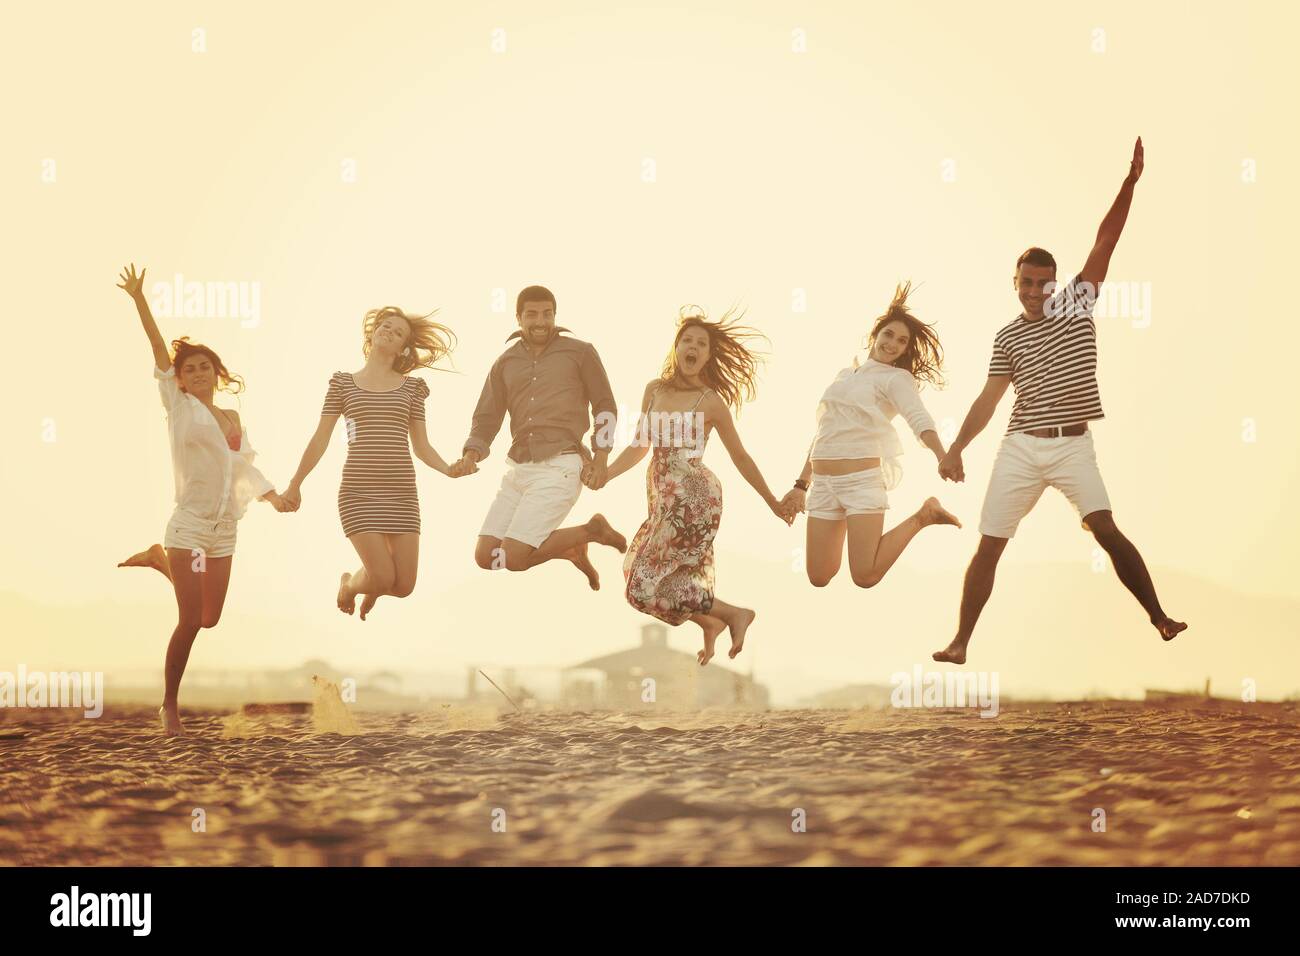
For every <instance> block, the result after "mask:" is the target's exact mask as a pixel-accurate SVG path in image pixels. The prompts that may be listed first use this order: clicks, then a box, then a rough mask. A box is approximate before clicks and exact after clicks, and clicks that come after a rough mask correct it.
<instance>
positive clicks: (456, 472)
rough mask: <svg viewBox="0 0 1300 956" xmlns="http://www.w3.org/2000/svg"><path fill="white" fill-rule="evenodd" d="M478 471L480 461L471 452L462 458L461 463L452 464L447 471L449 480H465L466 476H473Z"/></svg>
mask: <svg viewBox="0 0 1300 956" xmlns="http://www.w3.org/2000/svg"><path fill="white" fill-rule="evenodd" d="M477 471H478V459H477V458H475V457H474V456H473V455H472V454H470V453H469V452H466V453H465V454H464V455H462V456H461V458H460V460H459V461H455V462H452V465H451V467H450V468H448V469H447V477H448V478H463V477H465V476H466V475H472V474H474V473H475V472H477Z"/></svg>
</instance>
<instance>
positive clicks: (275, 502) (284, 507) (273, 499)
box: [262, 491, 293, 514]
mask: <svg viewBox="0 0 1300 956" xmlns="http://www.w3.org/2000/svg"><path fill="white" fill-rule="evenodd" d="M262 500H263V501H267V502H270V505H271V507H272V508H274V509H275V510H276V511H278V512H279V513H280V514H284V513H285V512H286V511H293V508H291V507H289V504H288V502H286V501H285V500H284V498H283V497H281V496H280V495H278V494H276V493H275V492H274V491H268V492H267V493H266V494H264V495H262Z"/></svg>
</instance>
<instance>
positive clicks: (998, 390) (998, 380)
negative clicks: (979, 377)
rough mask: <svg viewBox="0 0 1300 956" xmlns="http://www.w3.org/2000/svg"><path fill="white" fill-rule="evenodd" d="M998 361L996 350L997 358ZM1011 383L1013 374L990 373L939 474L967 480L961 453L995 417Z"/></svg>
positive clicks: (954, 479) (948, 477)
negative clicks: (999, 403)
mask: <svg viewBox="0 0 1300 956" xmlns="http://www.w3.org/2000/svg"><path fill="white" fill-rule="evenodd" d="M994 360H995V361H996V352H995V359H994ZM1010 384H1011V375H1010V374H1009V373H1008V374H1006V375H990V376H989V378H988V381H987V382H985V383H984V390H983V391H982V392H980V393H979V397H978V398H976V399H975V401H974V403H973V404H972V405H971V407H970V411H969V412H967V413H966V420H965V421H964V422H962V424H961V431H960V432H958V433H957V437H956V439H954V440H953V443H952V447H951V448H949V449H948V453H947V454H946V455H944V456H943V458H941V459H940V460H939V475H940V477H943V478H947V479H949V480H950V481H965V480H966V472H965V469H964V468H963V466H962V461H961V453H962V451H963V449H965V447H966V446H967V445H969V444H970V443H971V442H972V441H974V440H975V436H976V435H978V434H979V433H980V432H982V431H983V430H984V428H985V427H986V426H987V425H988V423H989V421H990V420H992V418H993V413H994V412H995V411H996V410H997V407H998V402H1000V401H1001V400H1002V396H1003V395H1005V394H1006V392H1007V386H1008V385H1010Z"/></svg>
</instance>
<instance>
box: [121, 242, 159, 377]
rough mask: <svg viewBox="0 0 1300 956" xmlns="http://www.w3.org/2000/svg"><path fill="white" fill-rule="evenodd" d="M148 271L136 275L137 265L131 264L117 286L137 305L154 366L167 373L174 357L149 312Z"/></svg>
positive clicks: (124, 270) (141, 271)
mask: <svg viewBox="0 0 1300 956" xmlns="http://www.w3.org/2000/svg"><path fill="white" fill-rule="evenodd" d="M148 271H149V270H148V269H141V270H140V274H139V275H136V274H135V263H134V262H133V263H131V264H130V265H129V266H127V268H125V269H123V270H122V274H121V275H120V276H118V278H120V279H121V280H122V281H121V282H119V283H118V284H117V287H118V288H119V289H122V290H124V291H125V292H126V294H127V295H129V296H130V297H131V300H132V301H133V302H134V303H135V310H136V312H138V313H139V314H140V324H141V325H143V326H144V334H145V335H147V336H148V337H149V345H150V346H151V347H152V348H153V364H154V365H155V366H156V367H157V368H158V371H160V372H165V371H167V370H168V369H169V368H171V367H172V357H171V355H170V353H168V351H167V343H166V342H164V341H163V337H162V333H161V332H159V331H158V323H157V322H155V321H154V320H153V313H152V312H150V311H149V303H148V301H147V300H146V299H145V297H144V274H145V273H146V272H148Z"/></svg>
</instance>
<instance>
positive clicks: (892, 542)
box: [782, 283, 961, 588]
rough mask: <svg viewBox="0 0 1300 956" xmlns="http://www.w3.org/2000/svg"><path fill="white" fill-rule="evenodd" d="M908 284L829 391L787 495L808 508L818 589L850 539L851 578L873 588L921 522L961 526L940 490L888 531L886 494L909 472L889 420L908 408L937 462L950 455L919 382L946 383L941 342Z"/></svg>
mask: <svg viewBox="0 0 1300 956" xmlns="http://www.w3.org/2000/svg"><path fill="white" fill-rule="evenodd" d="M910 291H911V283H907V284H905V285H901V286H899V287H898V288H897V290H896V291H895V293H894V300H893V301H892V302H890V304H889V309H888V310H887V311H886V312H885V314H884V315H882V316H880V318H878V319H877V320H876V322H875V325H874V327H873V328H872V330H871V336H870V338H869V340H868V343H867V350H868V358H867V360H866V361H865V362H863V363H861V364H859V362H858V360H857V358H856V357H855V358H854V360H853V365H852V366H851V367H849V368H846V369H844V370H843V371H841V372H840V373H839V374H838V375H837V376H835V381H833V382H832V383H831V384H830V386H829V387H828V388H827V389H826V391H825V392H824V393H823V395H822V398H821V401H820V402H819V403H818V405H817V435H816V437H815V438H814V439H813V444H812V447H811V448H810V449H809V452H808V457H807V460H806V461H805V462H804V466H803V472H802V473H801V474H800V476H799V480H797V481H796V482H795V487H794V488H793V489H792V490H791V491H790V492H788V493H787V494H786V496H785V498H784V499H783V501H782V505H783V506H784V507H785V508H786V509H787V510H788V511H789V513H791V514H794V513H796V512H799V511H806V513H807V515H808V540H807V545H806V548H805V550H806V554H807V557H806V562H807V570H808V580H809V581H810V582H812V584H813V585H814V586H815V587H819V588H820V587H825V586H826V585H827V584H829V583H830V581H831V578H833V577H835V575H836V573H838V572H839V569H840V561H841V559H842V557H843V554H844V542H845V539H846V537H847V539H848V551H849V571H850V573H851V574H852V575H853V583H854V584H856V585H858V586H859V587H864V588H869V587H872V586H873V585H875V584H877V583H879V581H880V579H881V578H883V577H884V576H885V572H886V571H888V570H889V568H890V567H891V566H892V565H893V563H894V562H895V561H896V560H897V559H898V556H899V555H900V554H902V553H903V549H904V548H906V547H907V545H908V543H909V542H910V541H911V540H912V538H913V537H915V536H916V533H917V532H918V531H920V530H921V529H922V528H924V527H927V526H928V525H932V524H950V525H956V526H957V527H961V522H959V521H958V520H957V519H956V517H954V516H953V515H952V514H950V513H949V512H948V511H946V510H945V509H944V508H943V506H942V505H941V504H939V501H938V499H937V498H927V499H926V500H925V503H924V504H923V505H921V507H920V508H919V509H918V510H917V512H916V513H915V514H913V515H911V516H910V517H908V518H905V519H904V520H903V521H901V522H900V523H899V524H897V525H896V526H895V527H893V528H891V529H890V530H889V532H888V533H884V523H885V510H886V509H887V508H888V507H889V502H888V498H887V496H886V492H887V491H892V490H893V489H894V488H896V487H897V486H898V483H899V481H900V479H901V478H902V468H901V467H900V466H899V462H898V458H899V456H900V455H901V454H902V452H903V448H902V445H901V444H900V443H899V440H898V435H897V433H896V432H895V431H894V426H893V424H892V423H891V420H892V419H893V418H894V417H895V416H897V415H902V416H903V418H904V420H905V421H906V422H907V424H908V427H910V428H911V429H912V432H913V434H915V435H916V437H917V438H918V439H919V440H920V442H921V443H922V444H923V445H925V446H926V447H927V448H929V449H930V451H932V452H933V453H934V456H935V458H936V459H937V460H942V458H943V456H944V454H945V449H944V447H943V444H942V443H941V442H940V441H939V436H938V434H937V433H936V432H935V427H934V419H933V418H931V417H930V413H929V412H927V411H926V410H925V406H924V405H923V404H922V403H921V397H920V395H919V394H917V384H916V383H917V381H918V380H919V381H923V382H928V383H930V384H932V385H936V386H939V385H942V384H943V379H942V375H941V366H942V363H943V350H942V348H941V347H940V345H939V339H938V337H937V336H936V335H935V333H934V329H932V328H931V327H930V326H928V325H926V324H925V323H923V322H921V321H920V320H919V319H917V318H916V317H915V316H914V315H912V313H911V312H910V311H909V310H908V307H907V295H908V293H909V292H910ZM809 478H811V479H812V487H811V488H809V485H808V480H809Z"/></svg>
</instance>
